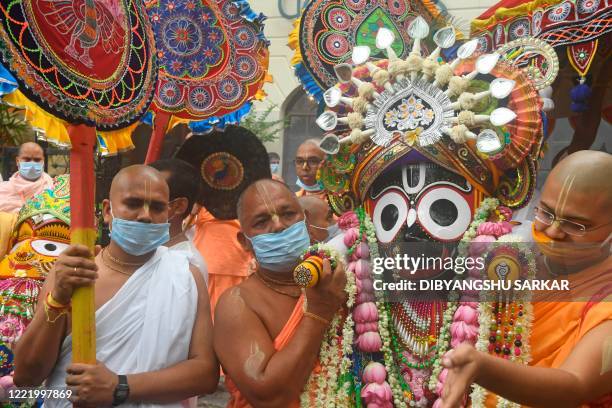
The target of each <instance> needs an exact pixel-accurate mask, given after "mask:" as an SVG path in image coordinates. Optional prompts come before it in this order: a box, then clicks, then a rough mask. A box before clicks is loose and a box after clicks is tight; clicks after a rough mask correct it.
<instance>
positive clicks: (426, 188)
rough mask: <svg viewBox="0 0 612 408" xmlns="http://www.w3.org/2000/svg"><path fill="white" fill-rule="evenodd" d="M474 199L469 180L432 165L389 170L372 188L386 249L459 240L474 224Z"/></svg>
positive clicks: (375, 217) (377, 224) (375, 215)
mask: <svg viewBox="0 0 612 408" xmlns="http://www.w3.org/2000/svg"><path fill="white" fill-rule="evenodd" d="M473 194H474V190H473V188H472V186H471V185H470V183H469V182H467V180H465V179H464V178H463V177H461V176H459V175H457V174H455V173H452V172H450V171H448V170H446V169H444V168H442V167H440V166H438V165H436V164H434V163H426V162H421V163H413V164H403V165H401V167H396V168H394V169H391V170H388V171H387V172H385V173H383V174H382V175H381V176H380V177H379V178H378V179H377V180H376V181H375V182H374V185H373V186H372V188H371V189H370V197H369V198H370V200H371V203H372V204H373V205H372V206H371V207H370V208H373V212H372V220H373V222H374V225H375V227H376V234H377V236H378V239H379V241H380V242H381V243H382V244H387V243H391V242H395V243H400V242H414V241H442V242H454V241H457V240H459V239H460V238H461V236H462V235H463V233H464V232H465V231H466V230H467V228H468V226H469V224H470V222H471V220H472V212H473V206H474V203H473V201H474V198H473Z"/></svg>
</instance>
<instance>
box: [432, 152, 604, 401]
mask: <svg viewBox="0 0 612 408" xmlns="http://www.w3.org/2000/svg"><path fill="white" fill-rule="evenodd" d="M611 174H612V155H610V154H608V153H604V152H597V151H580V152H576V153H574V154H571V155H569V156H567V157H566V158H565V159H563V160H562V161H561V162H560V163H559V164H558V165H557V166H556V167H555V168H554V169H553V170H552V171H551V173H550V175H549V176H548V178H547V180H546V183H545V185H544V187H543V190H542V195H541V198H540V203H539V205H538V206H537V208H536V216H535V222H534V228H533V235H534V240H535V241H536V243H537V244H538V247H539V248H540V250H541V252H542V255H543V263H544V265H545V271H546V272H547V274H548V275H549V276H548V277H547V278H548V279H555V277H557V276H559V275H563V276H562V277H563V278H565V279H568V280H569V281H570V289H571V290H572V291H573V292H574V293H577V294H578V296H577V297H578V300H585V301H574V302H536V303H534V321H533V328H532V334H531V339H530V343H531V353H532V361H531V363H530V366H524V365H518V364H514V363H512V362H509V361H508V360H505V359H502V358H497V357H492V356H490V355H488V354H484V353H480V352H477V351H475V350H474V349H473V348H472V347H470V346H467V345H461V346H459V347H458V348H457V349H456V350H454V351H453V352H451V353H450V354H448V355H447V356H446V357H445V358H444V359H443V361H442V364H443V365H444V366H445V367H447V368H448V369H449V374H448V377H447V380H446V383H445V389H444V393H443V400H444V404H443V406H444V407H445V408H447V407H449V408H450V407H458V406H459V405H460V403H461V400H462V398H463V394H464V392H465V390H466V388H467V387H468V386H469V385H470V384H471V383H473V382H475V383H477V384H479V385H481V386H482V387H484V388H486V389H488V390H491V391H493V392H495V393H496V394H498V395H500V396H502V397H504V398H506V399H509V400H511V401H514V402H517V403H520V404H522V405H527V406H537V407H576V406H579V405H585V404H586V405H588V406H592V407H610V406H612V303H611V302H612V284H610V282H612V256H611V254H610V252H611V242H610V240H611V239H612V218H611V212H610V208H612V178H610V175H611ZM584 295H588V297H587V298H586V299H585V296H584ZM487 402H488V400H487ZM487 406H488V404H487ZM493 406H494V404H493Z"/></svg>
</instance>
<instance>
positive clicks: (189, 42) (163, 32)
mask: <svg viewBox="0 0 612 408" xmlns="http://www.w3.org/2000/svg"><path fill="white" fill-rule="evenodd" d="M146 7H147V12H148V14H149V18H150V20H151V24H152V26H153V30H154V32H155V38H156V42H157V56H158V60H159V82H158V85H157V88H156V93H155V100H154V106H153V111H154V112H155V119H154V133H153V137H152V139H151V143H150V144H149V151H148V154H147V158H146V162H147V163H149V162H152V161H154V160H156V159H157V158H158V157H159V153H160V150H161V144H162V141H163V137H164V134H165V132H166V129H167V128H168V127H169V124H171V123H177V122H178V121H189V122H191V124H190V125H191V127H192V129H194V131H196V132H197V133H204V132H206V131H209V130H211V129H212V127H213V126H217V127H220V128H223V127H224V126H225V125H226V124H235V123H238V122H239V121H240V119H241V118H242V117H243V116H244V115H246V114H247V113H248V112H249V110H250V108H251V101H252V100H253V99H262V98H263V96H264V93H263V91H262V87H263V84H264V82H265V81H266V79H267V69H268V41H267V40H266V39H265V37H264V35H263V21H264V20H265V16H264V15H263V14H259V15H257V14H255V13H254V12H253V11H252V10H251V9H250V7H249V5H248V2H247V1H246V0H243V1H231V0H218V1H211V0H186V1H180V2H177V1H171V0H150V1H147V2H146Z"/></svg>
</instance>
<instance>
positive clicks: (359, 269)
mask: <svg viewBox="0 0 612 408" xmlns="http://www.w3.org/2000/svg"><path fill="white" fill-rule="evenodd" d="M352 263H353V262H351V264H352ZM349 265H350V264H349ZM355 275H356V276H357V277H358V278H359V279H366V278H370V276H371V275H370V263H369V262H368V261H366V260H363V259H360V260H358V261H357V262H355Z"/></svg>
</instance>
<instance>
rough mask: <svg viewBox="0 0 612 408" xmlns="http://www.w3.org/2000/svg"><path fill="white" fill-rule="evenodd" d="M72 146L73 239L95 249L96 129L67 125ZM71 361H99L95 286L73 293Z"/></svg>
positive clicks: (71, 200) (82, 288)
mask: <svg viewBox="0 0 612 408" xmlns="http://www.w3.org/2000/svg"><path fill="white" fill-rule="evenodd" d="M68 133H69V135H70V142H71V144H72V149H71V150H70V217H71V218H70V242H71V243H72V244H73V245H74V244H81V245H86V246H87V247H88V248H89V249H90V250H91V252H92V254H93V253H94V250H95V243H96V229H95V223H94V200H95V181H96V180H95V174H94V149H95V146H96V130H95V128H92V127H90V126H86V125H76V126H71V127H70V128H69V129H68ZM72 362H73V363H84V364H95V363H96V322H95V303H94V286H93V285H91V286H88V287H81V288H78V289H77V290H75V291H74V294H73V295H72Z"/></svg>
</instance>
